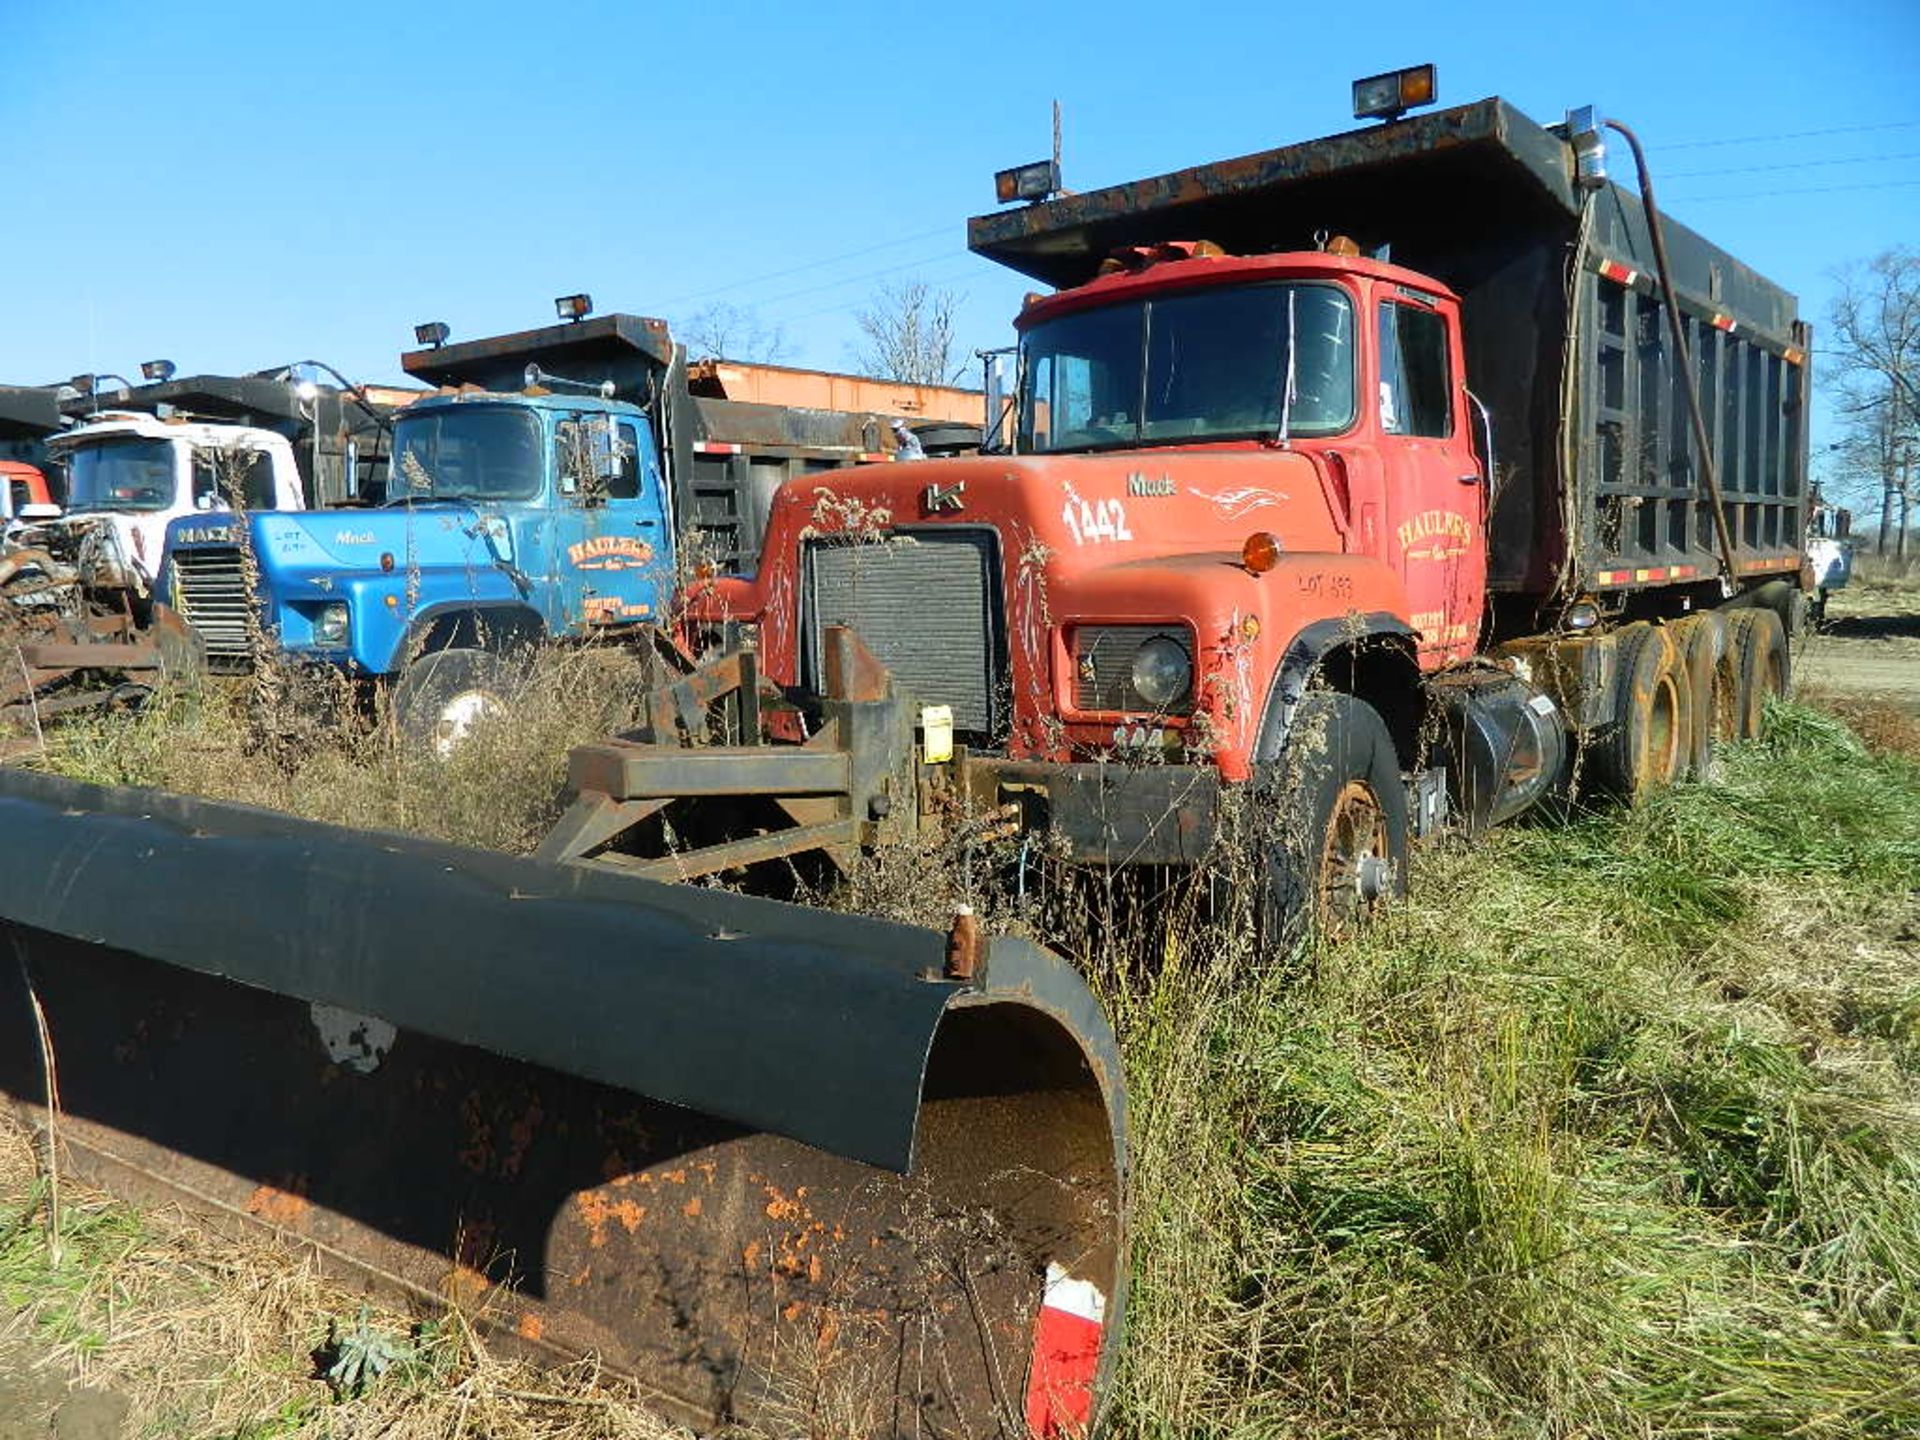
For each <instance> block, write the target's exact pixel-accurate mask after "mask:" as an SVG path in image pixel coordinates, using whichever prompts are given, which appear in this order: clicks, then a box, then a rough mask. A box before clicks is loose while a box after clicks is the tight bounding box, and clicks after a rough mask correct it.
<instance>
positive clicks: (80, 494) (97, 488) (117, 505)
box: [67, 440, 180, 510]
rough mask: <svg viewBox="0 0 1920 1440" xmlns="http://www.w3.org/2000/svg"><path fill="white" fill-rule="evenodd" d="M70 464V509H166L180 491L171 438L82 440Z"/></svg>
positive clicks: (68, 500)
mask: <svg viewBox="0 0 1920 1440" xmlns="http://www.w3.org/2000/svg"><path fill="white" fill-rule="evenodd" d="M67 463H68V479H67V509H69V510H165V509H167V508H168V507H169V506H171V505H172V504H173V503H174V496H175V495H176V493H177V492H178V487H179V473H180V472H179V470H178V469H177V468H176V464H175V454H174V444H173V441H171V440H106V441H102V442H100V443H99V444H96V445H79V446H76V447H75V448H74V450H73V452H72V458H71V459H70V460H69V461H68V462H67Z"/></svg>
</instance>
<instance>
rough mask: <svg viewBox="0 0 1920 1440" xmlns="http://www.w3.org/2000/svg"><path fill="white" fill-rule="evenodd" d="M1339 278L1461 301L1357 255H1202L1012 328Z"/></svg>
mask: <svg viewBox="0 0 1920 1440" xmlns="http://www.w3.org/2000/svg"><path fill="white" fill-rule="evenodd" d="M1338 275H1354V276H1364V277H1367V278H1370V279H1374V280H1380V281H1384V282H1386V283H1388V284H1392V285H1398V286H1400V287H1402V288H1403V289H1407V290H1414V291H1418V292H1419V293H1420V294H1422V295H1430V296H1435V297H1437V298H1441V299H1447V300H1456V301H1457V300H1458V299H1459V297H1458V296H1456V295H1455V294H1454V293H1453V291H1451V290H1449V289H1448V288H1447V287H1446V286H1444V285H1442V284H1440V283H1439V282H1438V281H1436V280H1434V279H1433V278H1432V277H1431V276H1428V275H1422V274H1420V273H1419V272H1418V271H1414V270H1408V269H1406V268H1404V267H1403V266H1399V265H1393V264H1389V263H1387V262H1386V261H1383V260H1371V259H1368V258H1366V257H1364V256H1359V255H1336V254H1332V253H1331V252H1327V251H1320V250H1307V251H1288V252H1286V253H1283V254H1279V255H1203V256H1196V257H1193V258H1191V259H1174V260H1160V261H1156V262H1153V263H1149V264H1145V265H1141V266H1138V267H1136V268H1131V269H1122V270H1116V271H1114V272H1113V273H1111V274H1108V275H1101V276H1099V277H1097V278H1095V279H1093V280H1090V281H1088V282H1087V283H1086V284H1085V285H1081V286H1077V287H1076V288H1074V289H1071V290H1061V291H1057V292H1056V293H1054V294H1052V295H1043V296H1040V297H1038V298H1035V299H1032V300H1029V302H1028V303H1027V306H1026V308H1025V309H1024V310H1022V311H1021V312H1020V316H1019V318H1018V319H1017V320H1015V321H1014V326H1015V328H1016V329H1019V330H1026V329H1027V328H1028V327H1029V326H1032V325H1036V324H1039V323H1040V322H1041V321H1044V320H1051V319H1054V318H1055V317H1057V316H1060V315H1065V314H1070V313H1072V312H1074V311H1078V310H1086V309H1091V308H1093V307H1095V306H1100V305H1109V304H1113V303H1115V302H1117V301H1123V300H1128V299H1131V298H1134V297H1135V296H1137V295H1140V294H1143V293H1145V294H1155V293H1159V292H1162V291H1166V290H1174V289H1188V288H1198V287H1201V286H1208V285H1232V284H1247V283H1249V282H1255V281H1261V280H1297V279H1312V278H1320V279H1324V278H1328V277H1332V276H1338Z"/></svg>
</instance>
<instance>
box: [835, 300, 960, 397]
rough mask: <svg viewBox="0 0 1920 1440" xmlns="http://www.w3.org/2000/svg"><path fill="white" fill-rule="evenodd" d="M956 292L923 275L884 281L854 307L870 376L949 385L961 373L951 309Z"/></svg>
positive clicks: (859, 354) (859, 351)
mask: <svg viewBox="0 0 1920 1440" xmlns="http://www.w3.org/2000/svg"><path fill="white" fill-rule="evenodd" d="M959 303H960V302H959V297H958V296H956V295H954V294H953V292H951V291H949V290H935V289H934V288H932V287H931V286H930V285H928V284H927V282H926V281H924V280H909V281H906V282H904V283H902V284H898V285H883V286H881V287H880V288H879V289H878V290H876V291H875V292H874V295H873V299H872V301H871V303H870V304H869V305H868V306H867V308H865V309H862V310H856V311H854V316H853V318H854V320H855V321H856V322H857V323H858V324H859V326H860V333H861V335H862V336H863V337H865V338H864V339H863V340H862V341H861V343H860V344H859V345H858V346H856V347H855V349H854V354H855V357H856V359H857V361H858V363H859V366H860V368H861V369H862V370H863V371H865V372H866V373H867V374H869V375H878V376H881V377H883V378H885V379H888V380H902V381H905V382H906V383H907V384H909V385H947V384H951V383H952V382H953V381H954V380H955V379H957V378H958V377H959V370H958V368H957V367H955V365H954V363H953V312H954V310H955V309H956V307H957V306H958V305H959Z"/></svg>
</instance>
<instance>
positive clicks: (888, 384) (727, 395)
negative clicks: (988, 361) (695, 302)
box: [687, 359, 985, 425]
mask: <svg viewBox="0 0 1920 1440" xmlns="http://www.w3.org/2000/svg"><path fill="white" fill-rule="evenodd" d="M687 388H688V389H689V390H690V391H692V392H693V393H694V394H695V395H699V396H703V397H705V398H707V399H710V400H745V401H748V402H750V403H752V404H756V405H787V406H792V407H794V408H796V409H803V410H845V411H849V412H854V413H859V412H864V411H871V412H874V413H876V414H880V415H899V416H901V417H903V418H905V419H907V420H909V421H912V422H915V423H918V422H920V421H936V420H937V421H946V422H949V423H952V424H956V425H978V424H979V423H980V417H981V415H982V414H983V413H984V412H983V408H982V407H983V405H984V403H985V402H984V399H983V397H982V395H981V393H980V392H979V391H978V390H960V389H955V388H954V387H952V386H947V385H908V384H906V383H904V382H902V381H897V380H881V379H876V378H875V377H873V376H871V375H842V374H839V373H836V372H834V371H831V370H795V369H792V368H790V367H788V366H785V365H755V364H750V363H748V362H746V361H743V360H715V359H709V360H696V361H694V362H693V363H692V364H691V365H689V366H688V367H687Z"/></svg>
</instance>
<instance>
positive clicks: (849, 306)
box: [780, 266, 974, 325]
mask: <svg viewBox="0 0 1920 1440" xmlns="http://www.w3.org/2000/svg"><path fill="white" fill-rule="evenodd" d="M973 273H974V270H973V267H972V266H967V267H965V268H963V269H959V270H952V271H946V272H942V273H940V274H937V275H929V276H925V277H924V278H925V280H926V282H927V284H929V285H939V284H943V283H944V282H946V281H948V280H958V279H960V278H961V277H962V276H965V275H971V274H973ZM865 303H866V301H864V300H844V301H841V302H839V303H838V304H834V305H823V306H821V307H820V308H819V309H818V310H808V311H806V312H805V313H804V314H800V315H786V316H782V317H780V318H781V323H783V324H787V325H798V324H799V323H800V322H801V321H802V320H812V319H815V318H816V317H818V316H821V315H841V314H845V313H847V312H848V311H851V310H857V309H859V308H860V306H862V305H864V304H865Z"/></svg>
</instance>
